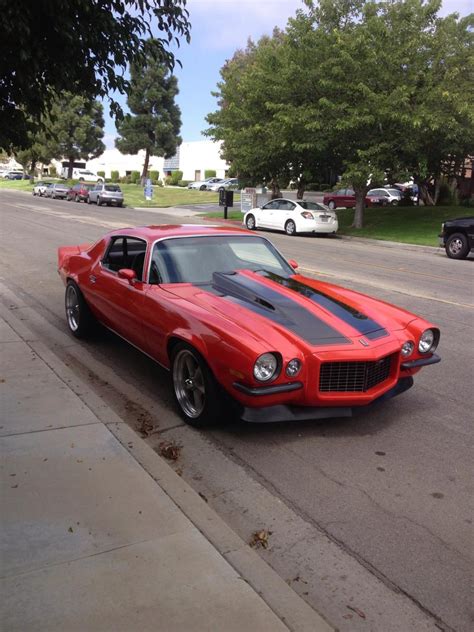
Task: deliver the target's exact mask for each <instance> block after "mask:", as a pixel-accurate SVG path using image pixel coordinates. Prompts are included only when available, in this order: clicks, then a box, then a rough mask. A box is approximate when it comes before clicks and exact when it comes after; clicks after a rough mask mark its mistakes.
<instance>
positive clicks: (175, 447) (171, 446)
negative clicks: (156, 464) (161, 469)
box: [158, 441, 183, 461]
mask: <svg viewBox="0 0 474 632" xmlns="http://www.w3.org/2000/svg"><path fill="white" fill-rule="evenodd" d="M158 448H159V451H160V454H161V456H164V457H165V459H168V460H169V461H177V460H178V459H179V456H180V454H181V450H182V448H183V446H182V445H180V444H179V443H176V441H162V442H161V443H160V444H159V446H158Z"/></svg>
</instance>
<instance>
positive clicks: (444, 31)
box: [207, 0, 474, 227]
mask: <svg viewBox="0 0 474 632" xmlns="http://www.w3.org/2000/svg"><path fill="white" fill-rule="evenodd" d="M306 4H307V5H308V7H309V8H308V11H307V12H302V11H299V12H297V14H296V16H295V18H294V19H292V20H290V22H289V25H288V27H287V29H286V31H285V32H284V33H280V32H278V33H275V34H274V36H273V37H272V38H266V39H265V38H264V39H262V40H260V41H259V42H258V44H256V45H255V44H252V43H250V44H249V46H248V47H247V49H246V50H245V51H238V52H237V53H236V54H235V55H234V57H233V58H232V60H231V61H230V62H228V63H227V64H226V65H225V66H224V67H223V68H222V70H221V76H222V81H221V82H220V83H219V84H218V91H217V92H216V96H217V97H218V107H219V109H218V110H217V111H216V112H214V113H212V114H209V115H208V118H207V120H208V122H209V124H210V127H209V129H208V130H207V133H208V135H210V136H211V137H213V138H215V139H220V140H222V141H223V153H224V157H225V158H227V159H228V160H229V161H231V162H232V164H233V166H234V167H236V168H237V170H238V172H239V176H240V175H241V172H242V174H243V175H244V176H246V175H247V174H249V175H256V176H257V177H261V178H262V179H265V178H270V179H275V178H277V179H278V178H283V179H284V178H285V176H286V177H289V178H291V179H292V180H294V181H296V182H297V183H298V186H299V192H298V193H299V195H302V192H303V190H304V186H305V184H306V183H307V181H308V179H309V178H310V177H311V179H321V178H320V177H319V175H318V174H323V173H324V172H327V171H328V170H331V171H332V172H333V173H339V174H341V173H342V174H343V178H344V181H345V182H346V183H347V184H348V185H350V186H352V187H353V188H354V190H355V193H356V209H355V214H354V226H356V227H362V224H363V216H364V200H365V194H366V192H367V190H368V188H369V187H370V185H371V183H373V182H375V181H377V180H381V179H383V177H384V174H385V173H386V172H387V171H391V172H392V173H393V174H395V173H402V172H405V173H410V174H412V175H413V174H415V175H416V177H417V178H418V179H419V181H420V182H421V183H422V185H423V187H424V189H425V190H427V183H428V182H429V180H431V179H433V178H435V179H436V178H437V177H438V174H441V175H447V174H449V173H450V174H452V173H453V172H454V169H455V168H456V165H459V164H462V163H463V161H464V158H465V157H466V156H467V155H468V153H469V150H470V151H471V153H472V147H473V146H474V145H473V142H472V141H473V129H474V114H473V113H474V103H473V90H474V82H472V76H473V74H474V66H473V64H474V55H473V53H472V42H473V37H474V35H473V32H472V26H473V16H468V17H466V18H463V19H459V17H458V16H457V15H451V16H448V17H446V18H440V17H439V16H438V12H439V8H440V2H439V1H438V0H429V1H427V2H425V1H424V0H403V1H402V0H384V1H376V0H321V1H320V2H319V4H318V5H317V6H313V5H312V4H311V2H310V1H309V0H308V2H306ZM274 193H276V194H277V193H278V191H274ZM426 201H428V202H429V201H430V199H429V197H428V195H426ZM431 201H432V200H431Z"/></svg>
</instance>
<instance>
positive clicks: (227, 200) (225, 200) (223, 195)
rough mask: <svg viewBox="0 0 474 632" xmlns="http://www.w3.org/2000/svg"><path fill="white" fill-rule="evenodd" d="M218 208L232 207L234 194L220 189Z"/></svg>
mask: <svg viewBox="0 0 474 632" xmlns="http://www.w3.org/2000/svg"><path fill="white" fill-rule="evenodd" d="M219 206H234V192H233V191H226V190H225V189H221V190H220V191H219Z"/></svg>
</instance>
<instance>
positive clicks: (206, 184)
mask: <svg viewBox="0 0 474 632" xmlns="http://www.w3.org/2000/svg"><path fill="white" fill-rule="evenodd" d="M217 182H222V178H206V180H196V182H190V183H189V184H188V189H198V190H199V191H207V190H208V189H209V188H210V187H211V186H212V185H213V184H216V183H217Z"/></svg>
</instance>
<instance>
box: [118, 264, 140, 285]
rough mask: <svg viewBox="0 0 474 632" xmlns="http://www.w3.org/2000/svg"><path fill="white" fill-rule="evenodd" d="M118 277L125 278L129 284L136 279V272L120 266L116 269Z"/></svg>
mask: <svg viewBox="0 0 474 632" xmlns="http://www.w3.org/2000/svg"><path fill="white" fill-rule="evenodd" d="M118 277H119V279H126V280H127V281H128V282H129V283H130V285H133V284H134V283H135V281H136V280H137V273H136V272H135V270H130V269H129V268H122V269H121V270H119V271H118Z"/></svg>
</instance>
